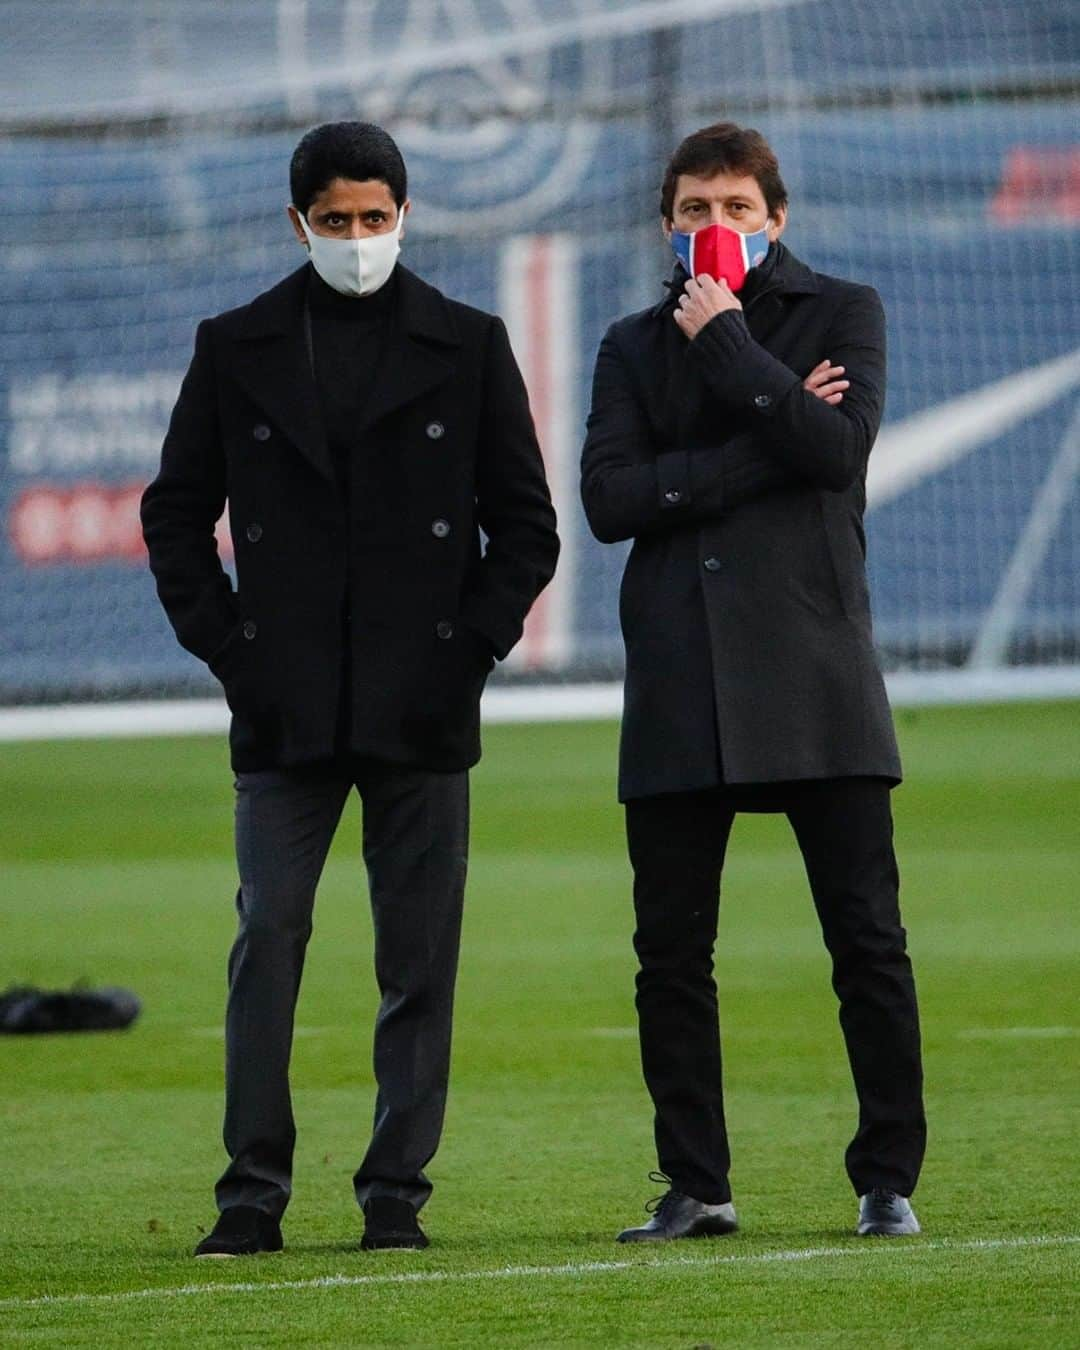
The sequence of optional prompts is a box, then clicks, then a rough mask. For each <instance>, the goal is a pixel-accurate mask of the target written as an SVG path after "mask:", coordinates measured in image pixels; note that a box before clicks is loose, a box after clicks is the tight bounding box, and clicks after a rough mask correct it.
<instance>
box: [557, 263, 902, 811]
mask: <svg viewBox="0 0 1080 1350" xmlns="http://www.w3.org/2000/svg"><path fill="white" fill-rule="evenodd" d="M774 247H776V248H777V251H778V256H777V259H776V263H775V266H773V267H772V269H771V271H770V272H769V274H768V276H767V277H766V278H765V279H764V280H763V283H762V285H761V287H760V288H759V290H758V291H757V293H756V294H754V295H753V298H752V299H749V300H748V302H747V305H746V309H745V313H742V312H739V311H729V312H726V313H724V314H720V315H717V316H716V317H715V318H714V319H712V320H711V321H710V322H709V323H708V324H706V326H705V327H704V328H703V329H702V330H701V331H700V333H699V334H698V335H697V336H696V337H695V338H694V340H693V341H692V342H688V341H687V340H686V338H685V337H684V336H683V334H682V333H681V332H680V330H679V329H678V327H677V326H676V324H675V321H674V319H673V317H672V316H673V311H674V305H675V300H676V297H677V294H678V292H679V291H680V290H681V287H682V283H683V282H685V279H686V277H685V274H684V273H681V272H677V273H676V282H675V283H673V287H672V291H671V294H670V295H669V296H668V297H667V298H666V299H665V300H664V301H662V302H661V303H660V304H658V305H656V306H655V307H654V308H652V309H648V310H645V311H643V312H641V313H638V314H632V315H630V316H629V317H628V318H625V319H621V320H619V321H618V322H617V323H615V324H613V325H612V326H611V328H609V329H608V332H607V334H606V336H605V337H604V339H603V342H602V343H601V346H600V350H599V353H598V356H597V361H596V371H595V377H594V382H593V395H592V410H591V413H590V415H589V420H588V432H587V437H586V441H585V447H584V451H583V454H582V498H583V501H584V505H585V512H586V515H587V516H588V519H589V523H590V525H591V527H592V530H593V532H594V534H595V535H596V536H597V538H598V539H600V540H602V541H604V542H614V541H616V540H621V539H633V540H634V546H633V549H632V550H631V553H630V556H629V558H628V560H627V564H626V571H625V573H624V576H623V582H622V590H621V594H620V619H621V622H622V630H623V637H624V640H625V643H626V702H625V710H624V714H623V727H622V745H621V753H620V770H619V796H620V798H621V799H622V800H626V799H628V798H631V797H640V796H649V795H652V794H655V793H663V792H679V791H688V790H693V789H698V788H707V787H713V786H716V785H718V784H719V783H721V782H724V783H730V784H750V783H775V782H783V781H789V780H799V779H817V778H835V777H845V776H849V775H861V774H868V775H878V776H881V777H884V778H888V779H891V780H893V781H899V778H900V760H899V756H898V753H897V748H896V741H895V737H894V734H893V727H892V718H891V714H890V711H889V705H888V701H887V699H886V695H885V687H884V683H883V681H882V677H881V674H880V671H879V669H878V666H877V662H876V659H875V655H874V649H873V645H872V638H871V625H870V605H869V596H868V592H867V584H866V569H865V553H866V542H865V536H864V533H863V510H864V507H865V503H866V493H865V478H866V464H867V457H868V455H869V453H870V448H871V446H872V445H873V442H874V437H875V435H876V433H877V429H878V424H879V422H880V419H881V411H882V405H883V402H884V393H885V320H884V314H883V311H882V306H881V301H880V300H879V298H878V296H877V294H876V292H875V291H873V290H872V289H871V288H870V287H868V286H858V285H853V284H851V283H849V282H845V281H839V280H837V279H835V278H833V277H828V276H824V275H821V274H819V273H816V272H813V271H811V270H810V269H809V268H808V267H806V266H805V265H804V264H803V263H801V262H799V261H798V259H796V258H795V257H794V256H793V255H792V254H791V253H790V252H789V251H788V250H787V249H785V248H784V247H783V246H782V245H775V246H774ZM826 357H828V358H829V359H830V360H831V361H832V362H833V363H834V364H836V365H843V366H844V367H845V368H846V371H847V374H846V378H847V379H848V380H850V381H851V385H850V388H849V389H848V390H847V391H846V393H845V396H844V399H843V402H842V403H841V404H839V405H837V406H829V405H828V404H826V403H824V402H822V401H821V400H820V399H818V398H816V397H815V396H814V395H813V394H811V393H809V392H808V391H806V390H805V389H803V388H802V380H803V379H804V378H805V377H806V376H807V375H808V374H809V373H810V371H811V370H812V369H813V367H814V366H816V365H817V364H818V362H820V361H822V360H824V359H825V358H826Z"/></svg>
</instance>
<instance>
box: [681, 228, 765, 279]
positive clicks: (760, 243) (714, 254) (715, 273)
mask: <svg viewBox="0 0 1080 1350" xmlns="http://www.w3.org/2000/svg"><path fill="white" fill-rule="evenodd" d="M671 247H672V248H673V249H674V250H675V256H676V258H678V260H679V261H680V262H681V263H682V265H683V267H684V268H685V269H686V271H687V272H688V273H689V275H690V276H692V277H699V276H701V275H702V274H703V273H705V274H707V275H708V276H710V277H712V278H713V280H714V281H720V280H723V281H726V282H727V284H728V285H729V286H730V287H731V289H732V290H733V291H736V292H738V291H741V290H742V288H743V283H744V282H745V281H746V277H747V274H748V273H749V271H750V269H751V268H752V267H757V266H759V265H760V264H761V263H763V262H764V261H765V255H766V253H768V251H769V232H768V230H757V231H756V232H755V233H754V234H743V233H742V231H741V230H733V229H732V228H731V226H730V225H706V226H704V227H703V228H702V229H700V230H695V231H694V232H693V234H682V233H680V231H678V230H672V232H671Z"/></svg>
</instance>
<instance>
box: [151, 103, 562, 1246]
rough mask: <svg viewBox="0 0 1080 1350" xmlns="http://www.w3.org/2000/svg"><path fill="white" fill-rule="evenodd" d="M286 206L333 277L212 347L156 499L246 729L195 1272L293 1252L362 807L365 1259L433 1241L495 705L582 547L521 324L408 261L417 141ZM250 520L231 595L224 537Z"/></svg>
mask: <svg viewBox="0 0 1080 1350" xmlns="http://www.w3.org/2000/svg"><path fill="white" fill-rule="evenodd" d="M290 187H291V192H292V204H291V206H290V207H289V208H288V209H289V215H290V218H291V220H292V224H293V228H294V230H295V233H296V236H297V238H298V240H299V241H300V242H301V243H302V244H303V245H304V247H305V248H307V249H308V250H309V253H310V261H309V262H308V263H306V264H305V265H304V266H303V267H301V268H300V269H299V270H298V271H296V272H294V273H293V274H292V275H291V276H288V277H286V278H285V280H284V281H282V282H281V283H280V284H279V285H277V286H275V287H274V288H273V289H272V290H269V291H267V292H266V293H265V294H263V295H260V296H258V297H256V299H255V300H253V301H252V302H251V303H250V304H248V305H244V306H242V307H241V308H240V309H236V310H233V311H231V312H229V313H226V314H221V315H219V316H218V317H217V318H214V319H209V320H207V321H206V322H204V323H202V324H201V325H200V326H199V329H198V334H197V336H196V340H195V355H194V358H193V360H192V363H191V367H190V369H189V371H188V373H187V377H186V378H185V380H184V383H183V387H182V389H181V392H180V397H179V400H178V402H177V404H176V407H175V409H174V411H173V415H172V420H171V423H170V425H169V431H168V435H167V436H166V439H165V444H164V448H163V450H162V456H161V470H160V472H159V474H158V476H157V478H156V479H155V480H154V482H153V483H151V485H150V487H149V488H148V489H147V491H146V494H145V497H144V499H143V507H142V516H143V527H144V533H145V537H146V543H147V547H148V549H149V553H150V566H151V568H152V570H153V573H154V576H155V578H156V580H157V587H158V594H159V596H160V598H161V603H162V605H163V606H164V608H165V611H166V613H167V615H168V617H169V620H170V621H171V623H172V625H173V627H174V629H175V630H176V635H177V637H178V638H179V640H180V642H181V643H182V644H183V646H185V647H186V648H187V649H188V650H189V651H191V652H193V653H194V654H195V655H196V656H197V657H199V658H200V659H201V660H203V661H205V662H206V663H207V665H208V666H209V667H210V669H211V670H212V671H213V672H214V674H215V675H216V676H217V677H218V679H219V680H220V681H221V683H222V685H223V686H224V690H225V695H226V698H227V699H228V702H229V706H230V708H231V710H232V729H231V733H230V744H231V751H232V763H233V768H234V770H235V773H236V851H237V861H238V865H239V872H240V888H239V891H238V893H237V898H236V905H237V910H238V913H239V931H238V934H237V937H236V941H235V944H234V946H233V948H232V953H231V956H230V958H229V998H228V1011H227V1016H226V1108H225V1129H224V1138H225V1146H226V1149H227V1151H228V1154H229V1158H230V1162H229V1165H228V1167H227V1169H226V1171H225V1173H224V1175H223V1176H222V1177H221V1179H220V1180H219V1182H218V1184H217V1203H218V1209H219V1211H220V1214H219V1219H218V1222H217V1225H216V1227H215V1229H214V1231H213V1232H212V1233H211V1234H210V1235H209V1236H208V1237H206V1238H205V1239H204V1240H203V1241H202V1242H201V1243H200V1244H199V1246H198V1248H197V1249H196V1255H200V1256H234V1255H245V1254H250V1253H254V1252H258V1251H274V1250H277V1249H279V1248H280V1247H281V1245H282V1239H281V1231H280V1219H281V1215H282V1212H283V1211H284V1209H285V1206H286V1204H287V1202H288V1199H289V1194H290V1186H291V1170H292V1154H293V1143H294V1138H295V1129H294V1124H293V1115H292V1108H291V1103H290V1096H289V1076H288V1074H289V1055H290V1049H291V1042H292V1031H293V1012H294V1008H295V1004H296V997H297V992H298V989H299V985H300V976H301V971H302V967H303V961H304V950H305V947H306V944H307V940H308V937H309V935H310V933H311V916H312V906H313V902H314V895H315V887H316V884H317V882H318V879H319V875H320V873H321V871H322V867H323V864H324V862H325V859H326V855H327V851H328V849H329V847H330V842H331V839H332V838H333V835H334V831H335V828H336V826H337V823H338V820H339V818H340V816H341V812H342V809H343V807H344V804H345V801H346V799H347V797H348V796H349V793H350V791H351V789H352V788H354V787H355V788H356V789H357V790H358V792H359V794H360V797H361V799H362V802H363V816H364V825H363V853H364V859H365V862H366V865H367V871H368V880H369V884H370V891H371V903H372V910H373V915H374V927H375V969H376V975H377V979H378V984H379V989H380V992H381V995H382V1000H381V1004H380V1008H379V1013H378V1018H377V1021H376V1025H375V1048H374V1066H375V1077H376V1080H377V1086H378V1093H377V1098H376V1104H375V1124H374V1133H373V1136H372V1139H371V1143H370V1146H369V1148H368V1150H367V1153H366V1155H365V1157H364V1159H363V1161H362V1163H361V1164H360V1167H359V1169H358V1171H357V1172H356V1175H355V1178H354V1181H355V1191H356V1197H357V1200H358V1202H359V1204H360V1205H361V1207H362V1209H363V1211H364V1215H365V1231H364V1238H363V1244H362V1245H364V1246H365V1247H369V1248H371V1247H422V1246H425V1245H426V1243H427V1239H426V1237H425V1235H424V1234H423V1232H422V1231H421V1229H420V1227H419V1224H418V1222H417V1211H418V1210H419V1209H420V1207H421V1206H422V1205H423V1203H424V1202H425V1200H426V1199H427V1197H428V1195H429V1193H430V1190H431V1185H430V1183H429V1181H428V1180H427V1178H426V1176H425V1175H424V1167H425V1166H426V1165H427V1163H428V1161H429V1159H430V1158H431V1157H432V1155H433V1154H434V1152H435V1149H436V1147H437V1144H438V1140H439V1135H440V1132H441V1129H442V1122H443V1113H444V1106H445V1101H446V1087H447V1075H448V1069H449V1057H450V1024H451V1011H452V1002H453V991H454V979H455V974H456V969H457V957H458V939H459V932H460V926H461V911H462V900H463V894H464V886H465V868H466V857H467V851H468V769H469V767H470V766H471V765H473V764H474V763H475V762H476V761H477V759H478V758H479V756H480V738H479V703H480V694H481V690H482V689H483V686H484V682H485V680H486V678H487V676H488V673H489V671H490V670H491V667H492V665H493V664H494V662H495V660H496V659H501V658H503V657H505V656H506V654H507V653H508V652H509V651H510V649H511V647H513V645H514V644H515V642H516V641H517V640H518V638H519V637H520V635H521V631H522V624H523V622H524V619H525V616H526V614H527V612H528V610H529V607H530V606H531V605H532V603H533V601H534V600H535V599H536V597H537V595H538V594H539V593H540V591H541V590H542V589H543V587H544V586H545V585H546V583H547V582H548V580H549V579H550V577H551V575H552V572H553V570H554V567H555V559H556V554H557V551H558V543H557V539H556V535H555V517H554V513H553V511H552V507H551V502H550V498H549V495H548V490H547V485H546V483H545V480H544V472H543V466H542V461H541V458H540V453H539V450H538V447H537V443H536V437H535V433H534V430H533V423H532V419H531V417H530V413H529V406H528V401H527V398H526V394H525V389H524V386H523V383H522V380H521V376H520V374H519V372H518V369H517V366H516V364H515V362H514V358H513V355H512V354H511V351H510V345H509V342H508V339H507V335H506V330H505V328H504V326H503V324H502V323H501V322H500V321H499V320H498V319H496V318H494V317H493V316H491V315H489V314H484V313H482V312H480V311H479V310H476V309H471V308H469V307H468V306H467V305H463V304H459V303H457V302H455V301H453V300H450V299H448V298H447V297H446V296H444V295H442V294H441V293H440V292H439V291H437V290H435V289H434V288H433V287H432V286H429V285H428V284H427V283H426V282H424V281H422V280H421V279H420V278H419V277H418V276H415V275H414V274H413V273H412V272H410V271H409V270H408V269H407V268H405V267H403V266H401V265H400V264H399V263H398V262H397V256H398V252H399V249H400V240H401V237H402V235H403V225H404V221H405V216H406V213H407V212H408V210H409V202H408V199H407V195H406V174H405V165H404V163H403V161H402V158H401V155H400V153H399V151H398V148H397V146H396V145H395V144H394V142H393V140H391V138H390V137H389V136H388V135H387V134H386V133H385V132H384V131H382V130H381V129H380V128H378V127H375V126H372V125H370V124H366V123H357V122H344V123H332V124H328V125H324V126H321V127H318V128H317V129H315V130H314V131H312V132H309V133H308V134H307V135H306V136H305V137H304V138H303V140H302V141H301V142H300V144H299V145H298V147H297V149H296V152H295V154H294V155H293V159H292V164H291V168H290ZM226 502H227V503H228V508H229V522H230V528H231V532H232V538H233V542H234V546H235V559H236V579H237V580H236V587H235V589H234V588H233V586H232V584H231V582H230V580H229V578H228V576H227V575H226V573H225V572H224V571H223V569H222V565H221V562H220V560H219V558H218V553H217V549H216V547H215V542H214V525H215V522H216V521H217V520H218V518H219V517H220V516H221V514H222V512H223V510H224V508H225V505H226Z"/></svg>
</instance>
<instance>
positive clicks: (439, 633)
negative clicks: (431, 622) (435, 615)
mask: <svg viewBox="0 0 1080 1350" xmlns="http://www.w3.org/2000/svg"><path fill="white" fill-rule="evenodd" d="M435 636H436V637H441V638H452V637H453V636H454V625H453V624H452V623H451V622H450V620H449V619H440V620H439V622H438V623H437V624H436V625H435Z"/></svg>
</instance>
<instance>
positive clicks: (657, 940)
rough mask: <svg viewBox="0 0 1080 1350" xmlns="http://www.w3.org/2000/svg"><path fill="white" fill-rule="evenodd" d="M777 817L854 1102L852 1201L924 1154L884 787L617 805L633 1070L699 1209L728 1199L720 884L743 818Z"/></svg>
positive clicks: (661, 1139)
mask: <svg viewBox="0 0 1080 1350" xmlns="http://www.w3.org/2000/svg"><path fill="white" fill-rule="evenodd" d="M746 809H749V810H755V811H760V810H769V811H784V812H785V813H786V814H787V817H788V820H789V821H790V822H791V826H792V829H793V830H794V833H795V837H796V839H797V840H798V843H799V847H800V849H801V850H802V855H803V861H804V863H805V865H806V872H807V876H808V878H809V881H810V890H811V892H812V894H813V898H814V904H815V906H816V908H817V914H818V919H819V921H820V923H821V930H822V934H823V936H824V939H825V945H826V947H827V948H828V951H829V953H830V955H831V957H832V968H833V988H834V989H835V991H836V994H837V997H838V999H839V1001H840V1025H841V1028H842V1030H843V1034H844V1040H845V1042H846V1044H847V1053H848V1059H849V1061H850V1064H851V1072H852V1076H853V1078H854V1080H855V1091H856V1094H857V1096H858V1101H859V1123H858V1129H857V1130H856V1133H855V1137H854V1139H853V1140H852V1141H851V1144H850V1145H849V1147H848V1150H847V1155H846V1164H847V1171H848V1176H849V1177H850V1178H851V1183H852V1185H853V1186H854V1188H855V1191H856V1193H857V1194H859V1195H862V1194H865V1192H866V1191H868V1190H870V1189H872V1188H873V1187H875V1186H885V1187H888V1188H890V1189H891V1190H895V1191H898V1192H899V1193H900V1194H901V1195H910V1194H911V1193H912V1191H913V1190H914V1189H915V1183H916V1181H917V1180H918V1176H919V1169H920V1166H921V1164H922V1158H923V1153H924V1151H925V1146H926V1120H925V1116H924V1113H923V1103H922V1062H921V1053H920V1043H919V1016H918V1008H917V1004H916V999H915V982H914V979H913V977H912V972H911V963H910V961H909V960H908V956H907V951H906V946H905V943H906V934H905V932H904V929H903V927H902V926H901V922H900V908H899V901H898V889H899V879H898V874H897V868H896V857H895V854H894V852H893V841H892V833H893V831H892V815H891V812H890V809H889V785H888V783H886V782H885V781H884V780H881V779H875V778H840V779H829V780H822V781H818V782H809V783H803V784H787V785H778V786H775V787H770V788H769V789H741V790H740V789H737V788H717V789H712V790H708V791H702V792H678V793H671V794H667V795H664V796H657V797H642V798H637V799H634V800H630V801H628V802H627V804H626V826H627V839H628V844H629V851H630V861H631V863H632V865H633V869H634V908H635V912H636V919H637V927H636V932H635V934H634V947H635V950H636V951H637V955H638V960H639V962H640V970H639V973H638V976H637V1010H638V1024H639V1031H640V1037H641V1061H642V1068H643V1071H644V1075H645V1082H646V1085H647V1087H648V1089H649V1093H650V1095H651V1097H652V1100H653V1105H654V1107H655V1112H656V1115H655V1132H656V1150H657V1155H658V1160H659V1164H660V1169H661V1171H663V1172H664V1173H665V1174H666V1175H667V1176H668V1177H670V1178H671V1182H672V1186H673V1188H674V1189H676V1190H679V1191H682V1192H684V1193H685V1194H687V1195H691V1196H693V1197H694V1198H695V1199H698V1200H701V1201H703V1202H705V1203H707V1204H722V1203H724V1202H726V1201H727V1200H730V1198H731V1189H730V1184H729V1181H728V1171H729V1167H730V1161H731V1159H730V1153H729V1149H728V1137H727V1129H726V1126H725V1122H724V1098H723V1089H722V1083H721V1057H720V1030H719V1023H718V1015H717V999H716V984H715V982H714V980H713V974H712V972H713V948H714V946H715V942H716V931H717V915H718V909H719V898H720V874H721V871H722V870H723V866H724V854H725V850H726V848H727V842H728V836H729V834H730V832H731V826H732V822H733V821H734V818H735V815H736V812H737V811H739V810H746Z"/></svg>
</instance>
